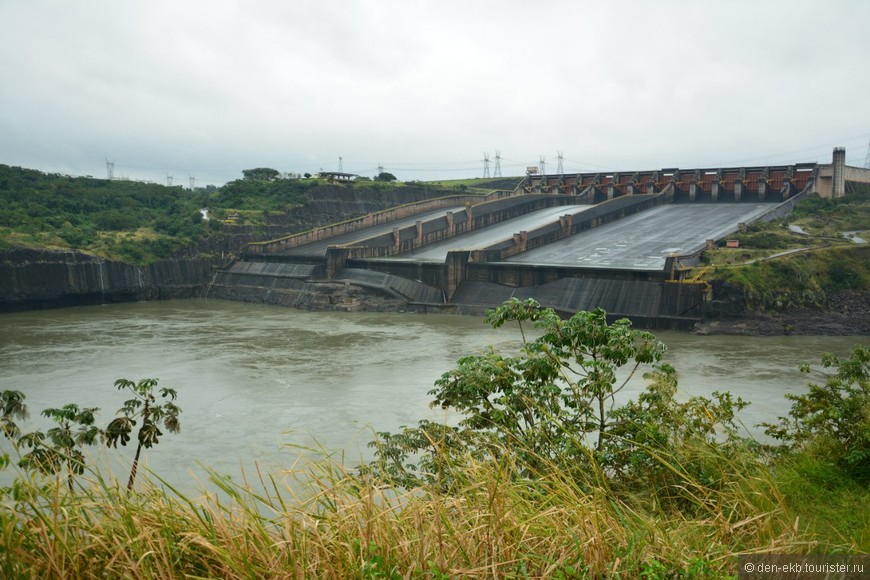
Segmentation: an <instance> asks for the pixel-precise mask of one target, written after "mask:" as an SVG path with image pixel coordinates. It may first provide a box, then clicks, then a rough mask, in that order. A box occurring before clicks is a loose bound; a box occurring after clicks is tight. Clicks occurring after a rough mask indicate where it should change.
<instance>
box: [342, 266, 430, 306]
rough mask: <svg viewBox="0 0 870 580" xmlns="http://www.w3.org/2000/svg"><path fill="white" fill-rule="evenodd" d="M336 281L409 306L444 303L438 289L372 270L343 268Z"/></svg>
mask: <svg viewBox="0 0 870 580" xmlns="http://www.w3.org/2000/svg"><path fill="white" fill-rule="evenodd" d="M337 281H338V282H347V283H350V284H355V285H356V286H362V287H363V288H369V289H372V290H377V291H380V292H383V293H384V294H388V295H390V296H393V297H395V298H399V299H401V300H405V301H406V302H409V303H411V304H443V303H444V292H443V291H442V290H440V289H439V288H435V287H433V286H429V285H428V284H423V283H422V282H418V281H416V280H409V279H408V278H402V277H401V276H393V275H392V274H384V273H383V272H376V271H374V270H363V269H360V268H345V269H344V270H342V272H341V278H340V279H339V280H337Z"/></svg>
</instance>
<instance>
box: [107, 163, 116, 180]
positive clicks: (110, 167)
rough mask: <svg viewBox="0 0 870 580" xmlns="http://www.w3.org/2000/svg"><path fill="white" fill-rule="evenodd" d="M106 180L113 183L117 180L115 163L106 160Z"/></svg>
mask: <svg viewBox="0 0 870 580" xmlns="http://www.w3.org/2000/svg"><path fill="white" fill-rule="evenodd" d="M106 179H108V180H109V181H112V180H113V179H115V162H114V161H109V160H108V159H106Z"/></svg>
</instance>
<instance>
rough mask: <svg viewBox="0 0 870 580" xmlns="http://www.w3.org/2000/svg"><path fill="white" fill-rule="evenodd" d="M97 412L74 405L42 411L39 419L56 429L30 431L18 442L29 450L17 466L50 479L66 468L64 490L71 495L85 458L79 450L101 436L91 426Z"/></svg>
mask: <svg viewBox="0 0 870 580" xmlns="http://www.w3.org/2000/svg"><path fill="white" fill-rule="evenodd" d="M97 411H99V409H98V408H97V407H79V406H78V405H76V404H75V403H69V404H67V405H64V406H63V407H60V408H57V409H55V408H48V409H44V410H43V411H42V416H43V417H47V418H49V419H51V420H52V421H54V422H55V423H56V424H57V426H56V427H52V428H51V429H49V430H48V431H46V432H45V433H43V432H42V431H34V432H32V433H28V434H26V435H21V436H20V437H19V438H18V446H19V447H21V446H23V447H27V448H29V449H30V451H29V452H28V453H26V454H25V455H24V456H23V457H22V458H21V462H20V465H21V466H22V467H24V468H25V469H31V468H34V469H36V470H38V471H41V472H42V473H47V474H52V475H57V474H59V473H60V472H61V471H63V469H64V468H66V473H67V486H68V487H69V489H70V491H72V489H73V481H74V479H75V476H76V475H81V474H82V473H84V472H85V455H84V453H82V451H81V449H80V448H81V447H82V446H84V445H93V444H94V443H96V442H97V440H98V439H99V438H100V437H101V436H102V435H103V431H102V430H101V429H100V428H99V427H97V426H96V425H94V423H95V422H96V413H97Z"/></svg>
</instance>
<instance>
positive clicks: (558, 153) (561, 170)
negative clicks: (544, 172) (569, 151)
mask: <svg viewBox="0 0 870 580" xmlns="http://www.w3.org/2000/svg"><path fill="white" fill-rule="evenodd" d="M556 156H557V157H558V159H559V162H558V163H557V165H556V173H558V174H559V175H562V174H563V173H565V170H564V168H563V167H562V152H561V151H556Z"/></svg>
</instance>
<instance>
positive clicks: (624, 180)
mask: <svg viewBox="0 0 870 580" xmlns="http://www.w3.org/2000/svg"><path fill="white" fill-rule="evenodd" d="M838 155H839V157H838ZM838 159H839V161H838ZM842 161H843V160H842V152H841V151H840V150H835V155H834V164H832V165H831V166H823V165H819V164H815V163H804V164H795V165H790V166H777V167H750V168H720V169H694V170H680V169H663V170H657V171H650V172H624V173H614V174H576V175H529V176H528V177H527V178H526V180H524V181H523V182H522V183H521V184H520V185H519V186H518V187H517V189H516V190H514V191H513V192H493V194H491V195H490V196H488V197H487V198H486V199H484V200H481V199H480V198H479V197H477V198H471V197H470V196H469V197H468V198H467V199H462V198H461V196H452V197H451V198H450V199H448V198H444V199H430V200H427V201H426V202H425V203H422V204H421V205H419V206H413V207H412V206H410V205H409V206H402V207H397V208H395V209H393V210H388V211H387V212H379V213H377V214H371V215H367V216H364V217H362V218H355V219H353V220H350V221H348V222H341V223H337V224H333V225H331V226H326V227H322V228H316V229H314V230H310V231H307V232H301V233H298V234H291V235H289V236H286V237H285V238H281V239H278V240H274V241H271V242H262V243H257V244H251V245H250V246H249V251H248V252H247V253H246V254H245V255H244V256H243V258H242V259H243V262H254V263H256V262H264V263H265V262H284V263H287V264H296V265H297V266H300V267H288V268H286V269H278V270H275V271H276V272H277V271H286V272H291V273H293V275H292V276H290V275H288V276H286V277H284V278H283V280H282V279H281V278H282V277H281V276H280V275H279V276H277V277H274V276H273V277H269V278H268V285H269V289H268V291H267V292H266V293H267V294H269V295H268V296H265V295H263V294H262V293H261V294H259V295H258V294H257V287H258V283H259V284H263V283H264V282H265V281H266V280H267V279H266V278H263V277H262V276H259V277H257V276H255V275H254V273H255V272H260V273H263V272H265V271H266V269H264V268H257V267H253V268H250V267H248V266H240V265H238V264H236V265H233V266H231V267H230V268H228V269H226V270H225V271H224V272H221V273H219V274H218V275H217V276H216V277H215V281H214V286H216V287H224V291H223V293H224V294H227V295H229V296H230V297H232V295H233V292H234V291H233V288H232V287H233V286H235V287H238V288H241V287H244V288H246V290H245V291H244V292H241V293H243V294H246V295H247V296H248V297H247V298H243V299H245V300H250V299H251V297H252V296H253V297H254V298H253V299H254V300H259V299H262V300H263V301H265V302H270V301H272V302H274V301H275V300H276V299H275V297H274V295H275V294H279V295H280V294H281V293H282V292H286V293H289V294H293V293H299V292H302V293H305V292H309V291H310V290H311V288H312V287H317V288H319V290H318V292H322V293H327V294H328V293H332V294H330V295H329V298H328V301H329V304H334V305H335V306H336V308H343V307H347V308H348V309H351V308H357V307H358V308H361V309H365V308H366V307H367V306H371V305H367V304H366V302H365V300H361V301H359V302H357V296H356V295H355V294H354V292H353V290H352V289H353V288H363V289H367V290H368V291H371V292H375V293H378V294H379V295H382V296H385V297H388V298H389V299H391V300H397V301H399V303H400V304H401V305H402V307H403V308H409V309H414V310H422V311H430V310H438V311H444V310H448V311H450V310H452V311H458V312H474V313H476V312H481V311H482V310H484V309H486V308H489V307H493V306H497V305H498V304H500V303H501V302H502V301H504V300H505V299H507V298H535V299H537V300H538V301H539V302H541V303H542V305H544V306H550V307H553V308H555V309H557V310H559V311H562V312H566V313H571V312H573V311H576V310H579V309H587V310H588V309H592V308H595V307H598V306H601V307H604V308H605V309H606V310H607V311H608V313H609V314H611V315H613V316H629V317H632V319H633V320H641V321H642V322H643V323H644V324H646V325H652V326H657V325H662V326H670V327H673V326H686V325H690V324H692V323H693V322H694V321H698V320H700V318H701V316H702V312H703V307H704V304H705V301H707V300H709V299H710V287H709V285H707V284H706V283H703V282H700V281H696V280H693V279H688V277H687V273H688V271H689V269H690V268H691V267H692V266H694V265H697V264H698V263H699V262H700V257H701V254H702V252H703V250H704V249H705V248H707V247H710V245H711V244H715V243H716V242H718V241H720V240H723V239H725V238H727V237H728V236H729V235H731V234H732V233H733V232H736V231H738V229H739V228H742V227H744V226H745V225H747V224H749V223H752V222H754V221H757V220H771V219H777V218H782V217H784V216H786V215H788V213H790V212H791V210H792V209H793V208H794V206H795V205H796V203H797V202H798V201H799V200H800V199H801V198H803V197H805V196H806V195H809V194H815V193H817V192H820V194H821V195H825V193H824V192H825V191H828V190H830V191H829V193H828V195H832V196H837V195H842V193H840V192H841V190H842V187H840V186H841V184H839V182H838V181H837V175H840V176H841V177H843V176H846V177H849V176H851V178H852V179H856V177H855V175H856V171H858V170H854V171H852V168H847V169H849V170H850V171H851V173H850V171H845V170H841V171H839V172H837V171H834V169H836V168H837V167H838V163H839V164H840V165H841V164H842ZM832 168H833V169H832ZM858 177H861V176H858ZM862 179H863V177H862ZM847 181H848V179H847ZM303 264H307V265H308V267H309V269H308V270H306V269H305V268H302V267H301V266H302V265H303ZM304 271H310V272H311V275H310V277H308V278H307V279H304V280H303V279H301V278H300V276H299V275H298V274H299V273H300V272H304ZM275 278H277V279H275ZM312 285H313V286H312ZM318 285H319V286H318ZM325 285H331V286H330V287H329V288H328V289H327V290H324V288H326V286H325ZM281 300H284V302H292V303H294V304H295V303H296V302H298V301H297V300H296V299H295V298H294V299H293V300H285V299H283V298H282V299H281ZM393 307H395V304H394V305H393ZM372 308H373V309H374V308H376V307H375V306H373V307H372Z"/></svg>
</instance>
